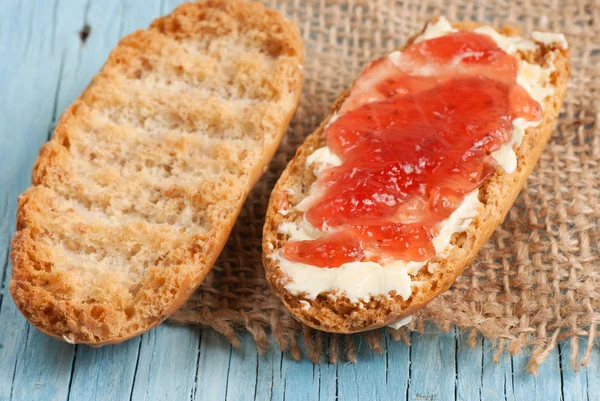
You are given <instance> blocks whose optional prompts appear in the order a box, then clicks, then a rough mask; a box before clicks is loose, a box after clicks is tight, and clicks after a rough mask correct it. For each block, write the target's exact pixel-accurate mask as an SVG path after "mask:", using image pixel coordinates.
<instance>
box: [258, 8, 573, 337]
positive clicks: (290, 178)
mask: <svg viewBox="0 0 600 401" xmlns="http://www.w3.org/2000/svg"><path fill="white" fill-rule="evenodd" d="M436 21H437V19H435V18H434V19H433V20H432V21H430V22H434V23H435V22H436ZM478 26H479V25H478V24H475V23H463V24H455V25H453V27H454V28H455V29H458V30H473V29H476V28H477V27H478ZM497 32H499V33H500V34H502V35H504V36H515V35H517V33H518V31H516V30H515V29H513V28H510V27H509V28H504V29H502V30H500V31H497ZM422 34H423V35H425V36H427V35H426V34H427V31H426V29H425V28H424V30H423V31H422V32H421V33H419V34H417V35H415V36H414V37H413V38H411V39H410V40H409V41H408V43H407V45H408V44H410V43H412V42H413V41H414V40H415V38H416V37H418V36H420V35H422ZM536 47H537V49H536V50H531V51H524V52H519V53H518V54H517V55H516V56H517V57H519V58H521V59H522V60H527V61H528V62H530V63H533V64H536V65H540V66H542V65H545V64H547V63H548V62H549V61H551V62H552V63H553V65H554V71H553V72H552V73H551V75H550V78H549V83H550V85H551V86H552V88H553V89H554V92H553V95H551V96H548V97H546V99H545V101H544V103H545V104H544V105H543V109H544V117H543V121H542V122H541V123H540V124H539V125H538V126H536V127H533V128H528V129H527V131H526V133H525V135H524V138H523V140H522V142H521V144H520V146H518V147H515V149H514V151H515V153H516V157H517V167H516V171H515V172H514V173H512V174H505V173H504V171H503V170H502V169H500V168H498V170H497V172H496V173H495V174H494V175H493V176H492V177H491V179H489V180H488V181H486V183H485V184H484V185H483V186H482V187H481V188H480V189H479V195H478V196H479V201H480V202H481V203H482V205H481V206H479V208H478V209H477V214H476V216H475V217H474V218H472V220H471V223H470V224H469V226H468V227H466V230H465V231H464V233H460V235H454V236H453V237H452V239H451V242H450V247H449V248H447V249H448V250H447V252H446V256H445V257H436V258H434V259H431V260H430V261H429V266H431V264H432V263H435V266H431V267H432V269H431V271H430V269H428V267H429V266H428V265H425V266H424V267H423V268H421V269H420V270H419V271H418V273H417V274H416V275H415V276H413V277H412V288H411V289H412V293H411V294H410V296H408V297H407V298H406V299H405V298H403V297H402V296H400V295H398V294H396V293H393V292H390V293H388V294H370V295H371V296H370V297H366V298H365V299H363V300H360V301H359V302H356V300H352V299H350V298H349V297H348V296H347V293H346V292H344V291H337V290H329V291H325V292H320V293H319V294H318V295H316V296H315V294H312V295H311V294H309V293H308V292H307V291H298V290H297V288H296V289H295V290H294V291H290V290H289V289H288V288H286V286H288V285H289V284H290V283H291V282H293V281H294V278H293V277H290V276H289V275H288V274H285V273H284V272H283V271H282V268H281V252H282V247H283V246H284V244H285V243H286V241H287V240H288V238H289V235H287V233H285V232H284V233H282V232H281V230H280V227H282V224H290V223H291V224H299V222H301V221H302V218H303V213H302V212H301V211H298V210H297V209H295V206H296V205H298V204H299V203H300V201H302V200H303V199H304V198H306V196H307V194H308V192H309V189H310V187H311V185H312V183H313V182H314V181H315V179H316V178H315V174H314V173H313V170H312V168H311V166H312V165H309V166H307V157H308V156H309V155H311V154H313V152H314V151H315V150H316V149H319V148H321V147H323V146H325V138H324V128H325V127H326V126H327V124H328V123H329V122H330V121H331V119H332V117H333V116H335V115H336V112H337V111H338V110H339V109H340V107H341V105H342V104H343V102H344V100H345V99H346V98H347V97H348V94H349V91H346V92H344V93H342V94H341V95H340V96H339V98H338V99H337V101H336V102H335V103H334V105H333V108H332V110H331V113H330V114H329V116H328V117H327V118H326V119H325V121H323V123H322V124H321V126H320V127H319V128H317V129H316V131H315V132H314V133H312V134H311V135H310V136H308V138H307V139H306V141H305V142H304V144H303V145H302V146H301V147H300V148H299V150H298V151H297V153H296V156H295V158H294V159H293V160H292V161H291V162H290V163H289V164H288V166H287V168H286V170H285V171H284V172H283V174H282V176H281V178H280V179H279V181H278V182H277V184H276V186H275V188H274V190H273V193H272V195H271V199H270V202H269V207H268V212H267V220H266V224H265V227H264V232H263V263H264V266H265V270H266V275H267V279H268V281H269V283H270V286H271V288H272V289H273V290H274V291H275V292H276V293H277V294H278V296H279V297H280V298H281V299H282V300H283V302H284V304H285V306H286V307H287V308H288V309H289V310H290V311H291V313H292V314H293V316H294V317H295V318H296V319H298V320H300V321H301V322H303V323H305V324H307V325H308V326H311V327H313V328H316V329H320V330H325V331H329V332H336V333H352V332H360V331H364V330H368V329H374V328H378V327H382V326H386V325H391V324H393V323H395V322H398V321H401V320H404V321H406V318H407V317H408V316H410V315H411V314H413V313H414V312H416V311H418V310H419V309H421V308H423V307H424V306H425V305H427V304H428V303H429V302H430V301H431V300H433V299H434V298H435V297H436V296H438V295H439V294H440V293H442V292H444V291H446V290H447V289H448V288H449V287H450V286H451V285H452V283H453V282H454V280H455V279H456V278H457V277H458V276H459V275H460V274H461V273H462V272H463V270H464V269H465V268H466V267H467V266H469V265H470V264H471V263H472V261H473V259H474V257H475V256H476V255H477V252H478V251H479V249H480V248H481V247H482V246H483V244H484V243H485V242H486V241H487V240H488V238H489V237H490V235H491V234H492V232H493V231H494V229H495V228H496V227H497V226H498V225H499V224H501V223H502V221H503V220H504V218H505V216H506V214H507V212H508V210H509V208H510V207H511V205H512V204H513V202H514V200H515V199H516V197H517V195H518V193H519V191H520V190H521V188H522V187H523V185H524V183H525V181H526V180H527V176H528V175H529V173H530V172H531V171H532V169H533V168H534V166H535V163H536V162H537V160H538V158H539V157H540V153H541V152H542V149H543V148H544V146H545V144H546V142H547V141H548V138H549V137H550V135H551V133H552V131H553V129H554V127H555V125H556V121H557V117H558V113H559V110H560V107H561V103H562V99H563V97H564V94H565V90H566V83H567V79H568V76H569V74H570V65H569V56H568V50H567V49H566V48H563V46H561V45H559V44H544V43H539V42H538V43H537V46H536ZM309 164H310V163H309ZM288 205H289V207H288ZM282 206H284V208H286V210H285V211H284V212H281V209H282ZM384 269H385V268H384ZM357 274H358V273H357ZM307 281H308V280H307ZM309 295H310V296H309Z"/></svg>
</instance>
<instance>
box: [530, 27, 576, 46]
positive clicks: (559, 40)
mask: <svg viewBox="0 0 600 401" xmlns="http://www.w3.org/2000/svg"><path fill="white" fill-rule="evenodd" d="M531 37H532V38H533V40H535V41H536V42H539V43H542V44H545V45H548V46H550V45H554V44H556V45H558V46H559V47H560V48H561V49H568V48H569V44H568V43H567V39H566V38H565V35H563V34H562V33H552V32H539V31H533V32H531Z"/></svg>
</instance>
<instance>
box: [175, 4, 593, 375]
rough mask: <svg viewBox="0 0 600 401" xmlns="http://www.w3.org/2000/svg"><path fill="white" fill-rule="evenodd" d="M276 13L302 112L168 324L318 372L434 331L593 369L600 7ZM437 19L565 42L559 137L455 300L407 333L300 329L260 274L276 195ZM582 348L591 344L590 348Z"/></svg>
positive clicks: (316, 7)
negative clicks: (356, 83)
mask: <svg viewBox="0 0 600 401" xmlns="http://www.w3.org/2000/svg"><path fill="white" fill-rule="evenodd" d="M472 3H474V2H463V1H457V0H447V1H443V2H442V1H433V0H429V1H414V2H410V1H409V2H394V1H368V0H358V1H348V2H346V1H324V0H321V1H315V2H310V1H308V2H305V1H303V2H301V1H275V0H273V1H268V2H267V4H268V5H269V6H270V7H272V8H278V9H280V10H281V11H283V12H284V13H285V14H286V15H287V16H288V17H289V18H290V19H292V20H294V21H296V22H297V23H298V25H299V26H300V28H301V30H302V32H303V36H304V39H305V41H306V45H307V57H306V64H305V72H306V80H305V84H304V91H303V97H302V100H301V104H300V107H299V109H298V111H297V113H296V115H295V117H294V120H293V121H292V123H291V125H290V131H289V134H288V135H287V137H286V138H285V139H284V140H283V142H282V144H281V146H280V149H279V152H278V153H277V155H276V156H275V158H274V159H273V162H272V163H271V165H270V168H269V170H268V171H267V173H266V174H265V176H264V177H263V179H262V180H261V181H260V182H259V183H258V184H257V186H256V187H255V189H254V190H253V192H252V193H251V195H250V197H249V198H248V200H247V202H246V204H245V206H244V209H243V211H242V213H241V215H240V218H239V219H238V221H237V223H236V226H235V228H234V230H233V232H232V234H231V237H230V239H229V241H228V244H227V246H226V248H225V250H224V251H223V253H222V255H221V257H220V259H219V261H218V262H217V264H216V265H215V268H214V269H213V271H212V273H211V274H210V275H209V277H208V278H207V279H206V281H205V283H204V284H203V286H202V287H201V288H200V289H199V290H198V291H197V292H196V294H194V296H193V297H192V298H191V299H190V301H189V302H188V303H187V304H186V305H185V306H184V307H183V308H182V309H181V310H180V311H179V312H178V313H177V314H176V315H175V316H173V317H172V318H171V319H170V321H171V322H174V323H180V324H196V325H202V326H207V327H212V328H214V329H215V330H217V331H218V332H220V333H222V334H223V335H225V336H226V337H227V338H228V339H229V340H230V341H231V342H232V343H233V344H234V345H239V338H238V332H239V331H242V330H245V331H247V332H248V333H250V335H251V336H252V337H253V338H254V341H255V342H256V346H257V348H258V350H259V352H261V353H264V352H265V351H266V350H267V349H268V347H269V346H270V345H271V344H270V343H271V341H270V338H269V335H270V334H271V335H272V338H273V340H274V342H275V343H276V346H277V347H278V348H280V349H281V350H285V351H289V352H290V354H291V355H292V357H293V358H295V359H300V358H302V356H303V355H306V356H307V357H308V358H310V359H311V360H312V361H314V362H320V361H323V360H328V361H329V362H337V361H338V360H339V359H344V360H348V361H353V362H354V361H356V358H357V354H356V353H357V346H356V342H357V340H358V341H361V342H366V343H367V344H368V345H369V346H370V348H371V349H373V350H374V351H375V352H381V351H382V349H383V343H384V342H383V341H382V336H384V335H389V336H390V337H391V338H393V339H394V340H402V341H404V342H405V343H407V344H408V343H409V342H410V332H411V331H416V332H421V333H422V332H423V331H424V329H425V325H426V324H428V323H433V324H434V325H435V326H437V327H438V328H439V329H441V330H443V331H446V332H447V331H449V330H452V329H454V328H455V329H456V330H458V331H460V332H465V333H468V334H469V335H468V338H469V340H468V341H469V343H470V344H471V345H474V344H475V343H476V341H477V338H478V336H479V335H483V336H484V337H485V338H487V339H489V340H491V341H492V344H493V345H494V347H495V352H494V359H495V360H497V359H498V358H499V356H500V355H501V354H502V352H505V351H508V352H510V353H511V354H515V353H517V352H520V351H522V350H523V349H527V350H528V351H529V363H528V365H527V369H528V370H529V371H530V372H532V373H535V372H536V371H537V369H538V367H539V365H540V364H541V363H543V362H544V360H545V359H546V358H547V357H548V355H549V354H550V353H551V352H552V350H553V349H554V348H555V347H556V345H557V344H558V343H559V342H560V341H563V340H567V339H570V345H571V364H572V366H573V369H574V370H577V369H578V366H580V365H581V366H585V365H586V363H587V362H588V361H589V359H590V356H591V352H592V347H593V346H594V344H595V340H596V335H597V325H598V323H599V322H600V314H599V310H600V294H599V293H598V290H597V288H600V257H599V255H598V245H599V244H600V231H599V229H598V219H599V218H600V205H599V204H598V200H599V199H600V191H599V190H598V189H597V188H598V183H599V182H600V135H598V134H599V133H600V123H599V122H598V116H599V115H600V106H599V100H600V92H599V89H600V70H598V68H597V66H598V65H599V64H600V44H598V41H597V38H598V37H600V4H598V3H596V2H593V1H592V0H590V1H589V2H582V1H573V0H562V1H556V2H553V3H552V5H551V6H547V5H544V4H542V3H541V2H536V1H527V0H525V1H509V0H491V1H487V2H485V1H484V2H478V3H479V4H478V5H474V4H472ZM433 15H445V16H446V17H448V18H449V19H451V20H467V19H473V20H477V21H481V22H486V23H490V24H493V25H495V26H503V25H507V24H510V25H513V26H517V27H521V29H522V30H523V31H524V32H525V33H529V32H530V31H532V30H534V29H535V30H542V31H560V32H563V33H565V35H566V36H567V39H568V41H569V44H570V48H571V57H572V64H573V75H572V78H571V80H570V82H569V88H568V92H567V97H566V99H565V102H564V106H563V112H562V114H561V118H560V121H559V125H558V128H557V131H556V132H555V133H554V135H553V137H552V138H551V140H550V143H549V144H548V146H547V148H546V151H545V152H544V153H543V155H542V158H541V159H540V162H539V163H538V166H537V167H536V170H535V171H534V173H533V174H532V175H531V177H530V179H529V181H528V184H527V187H526V189H524V190H523V191H522V193H521V195H520V196H519V199H518V200H517V202H516V203H515V206H514V207H513V208H512V209H511V211H510V213H509V216H508V218H507V220H506V222H505V223H504V224H503V225H502V226H501V227H499V228H498V229H497V230H496V232H495V234H494V236H493V237H492V239H491V240H490V241H489V242H488V244H487V245H486V246H485V247H484V249H482V251H481V252H480V254H479V256H478V258H477V260H476V261H475V263H474V264H473V265H472V266H471V268H470V269H468V270H467V271H466V272H465V274H464V275H463V276H462V277H461V278H460V279H459V280H457V281H456V283H455V284H454V286H453V287H452V289H451V290H449V291H448V292H446V293H445V294H443V295H442V296H440V297H439V298H438V299H436V300H435V301H434V302H432V303H431V304H430V305H429V306H428V307H427V308H426V309H424V310H423V311H422V312H421V313H419V314H418V315H417V316H415V321H414V322H413V323H411V324H410V325H409V326H408V327H406V328H402V329H400V330H392V329H387V330H384V329H382V330H377V331H372V332H367V333H363V334H361V335H360V336H350V335H330V334H327V333H322V332H318V331H315V330H312V329H309V328H307V327H305V326H303V325H301V324H300V323H298V322H296V321H295V320H294V319H293V318H291V316H290V315H289V313H288V312H287V311H286V310H285V308H284V307H283V305H282V304H281V302H279V300H278V299H277V297H276V296H275V295H273V294H272V293H271V292H270V290H269V288H268V286H267V283H266V280H265V278H264V272H263V268H262V263H261V258H260V254H261V232H262V224H263V222H264V214H265V209H266V205H267V202H268V199H269V194H270V189H271V188H272V187H273V185H274V183H275V181H276V180H277V178H278V176H279V174H280V173H281V171H283V169H284V167H285V165H286V163H287V161H288V160H289V159H291V158H292V157H293V155H294V152H295V149H296V148H297V147H298V146H299V145H300V144H301V143H302V140H303V138H304V137H305V136H306V135H308V134H309V133H310V132H312V130H313V129H314V128H315V127H316V126H317V125H318V124H319V122H320V121H321V120H322V119H323V117H324V116H325V115H326V114H327V112H328V110H329V107H330V105H331V103H332V101H333V100H334V99H335V98H336V96H337V95H338V94H339V93H340V92H341V91H342V90H344V89H346V88H347V87H348V86H349V85H350V84H351V82H352V80H353V79H354V77H356V76H357V74H358V73H359V72H360V70H361V69H362V67H363V66H364V65H365V64H366V63H367V62H368V61H369V60H371V59H373V58H376V57H378V56H380V55H382V54H385V53H386V52H388V51H390V50H391V49H394V48H396V47H398V46H399V45H400V44H402V43H403V42H404V41H405V40H406V39H407V38H408V37H409V36H410V35H411V34H412V33H414V32H417V31H418V30H420V29H421V27H422V24H423V23H424V22H425V21H426V20H428V19H429V18H431V17H432V16H433ZM580 339H587V345H586V347H585V348H581V349H580V347H579V345H580Z"/></svg>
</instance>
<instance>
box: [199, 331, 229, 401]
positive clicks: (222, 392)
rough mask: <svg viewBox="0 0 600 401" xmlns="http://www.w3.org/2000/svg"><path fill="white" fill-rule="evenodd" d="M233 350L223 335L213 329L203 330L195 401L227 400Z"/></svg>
mask: <svg viewBox="0 0 600 401" xmlns="http://www.w3.org/2000/svg"><path fill="white" fill-rule="evenodd" d="M231 348H232V347H231V344H230V343H229V341H228V340H227V339H226V338H225V337H224V336H222V335H221V334H219V333H217V332H216V331H214V330H212V329H203V330H202V341H201V342H200V356H199V359H198V364H197V366H196V369H195V372H196V378H195V390H194V394H193V399H194V400H195V401H203V400H209V399H210V400H215V401H221V400H225V397H226V395H227V380H226V379H227V377H228V374H227V372H228V371H229V360H230V356H231Z"/></svg>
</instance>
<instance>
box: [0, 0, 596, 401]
mask: <svg viewBox="0 0 600 401" xmlns="http://www.w3.org/2000/svg"><path fill="white" fill-rule="evenodd" d="M177 3H178V1H173V0H150V1H142V0H103V1H100V0H53V1H52V0H37V1H36V0H1V1H0V10H1V11H0V60H1V61H0V94H1V96H0V401H8V400H44V401H49V400H60V401H63V400H74V401H78V400H98V401H100V400H181V399H183V400H194V401H200V400H216V401H220V400H257V401H266V400H269V401H271V400H277V401H283V400H286V401H296V400H336V399H338V400H356V399H359V398H360V399H363V400H406V399H408V400H411V401H426V400H435V401H441V400H455V399H456V400H485V401H488V400H507V401H518V400H526V401H534V400H544V401H546V400H548V401H553V400H563V399H564V400H565V401H579V400H599V399H600V380H597V379H598V377H600V353H599V352H598V349H597V348H595V349H594V351H593V354H592V358H591V360H590V362H589V364H588V367H587V368H581V369H580V372H579V373H575V372H573V371H572V369H571V366H570V355H571V354H570V353H571V346H570V343H563V344H561V353H560V354H559V350H558V349H556V350H554V351H553V352H552V353H551V355H550V356H549V358H548V361H547V363H545V364H543V365H542V366H541V367H540V371H539V374H538V376H536V377H533V376H530V375H529V374H527V373H525V371H524V367H525V364H526V361H527V354H521V355H517V356H514V357H511V356H510V355H508V354H502V355H501V356H500V360H499V362H498V363H495V362H493V360H492V359H493V353H494V349H493V347H492V345H491V344H490V342H489V341H483V340H482V339H481V338H479V339H478V340H477V341H476V346H475V347H474V348H469V347H468V346H467V345H466V334H455V333H454V332H451V333H449V334H444V333H440V332H439V331H437V330H435V329H434V328H432V327H430V326H428V327H427V328H426V333H425V334H416V333H414V334H412V335H411V343H412V344H411V345H410V346H407V345H405V344H403V343H402V342H395V341H392V340H391V338H390V336H389V334H387V333H386V334H385V337H384V352H383V353H381V354H376V353H373V352H372V351H371V350H370V349H369V347H368V345H367V344H366V342H365V341H362V342H359V341H358V340H357V341H356V344H357V356H358V359H359V362H358V364H349V363H348V362H345V361H340V362H339V363H337V364H328V363H322V364H320V365H314V364H313V363H311V362H309V361H307V360H303V361H300V362H298V361H294V360H293V359H291V358H290V356H289V355H287V354H284V355H282V353H281V352H279V351H278V350H276V349H273V348H271V349H269V350H268V352H267V353H266V354H265V355H263V356H260V355H258V353H257V351H256V348H255V347H254V345H253V343H252V340H251V338H250V337H249V336H248V335H242V336H241V340H242V347H241V348H240V349H233V348H232V347H231V345H230V344H229V343H228V342H227V340H225V339H224V337H222V336H221V335H219V334H218V333H216V332H214V331H213V330H210V329H202V330H200V329H198V328H193V327H175V326H171V325H161V326H160V327H158V328H156V329H154V330H152V331H150V332H149V333H146V334H144V335H143V336H140V337H138V338H134V339H132V340H129V341H127V342H126V343H124V344H120V345H114V346H107V347H103V348H100V349H94V348H89V347H86V346H72V345H69V344H66V343H61V342H59V341H57V340H54V339H52V338H50V337H47V336H45V335H44V334H42V333H40V332H39V331H37V330H36V329H35V328H33V327H31V326H30V325H29V324H28V323H27V322H26V320H25V319H24V318H23V317H22V316H21V315H20V313H19V312H18V311H17V309H16V307H15V305H14V303H13V302H12V300H11V298H10V295H9V293H8V287H7V284H8V280H9V278H10V264H9V261H8V244H9V240H10V237H11V236H12V233H13V232H14V224H15V220H14V216H15V208H16V199H17V195H18V194H19V193H21V192H22V191H23V190H24V189H25V188H26V187H27V186H28V184H29V176H30V171H31V166H32V165H33V162H34V160H35V157H36V156H37V152H38V149H39V146H40V145H41V144H42V143H43V142H44V141H46V140H47V137H48V133H49V132H50V131H51V129H52V127H53V125H54V124H55V122H56V119H57V117H58V116H59V115H60V113H61V112H62V111H63V110H64V109H65V108H66V107H67V106H68V104H70V103H71V102H72V101H73V99H75V97H76V96H77V95H78V94H79V93H80V92H81V90H82V89H83V88H85V86H86V85H87V84H88V82H89V80H90V78H91V77H92V76H93V75H94V74H95V73H96V72H97V71H98V70H99V69H100V67H101V66H102V64H103V62H104V60H105V59H106V56H107V55H108V53H109V51H110V49H111V48H112V47H113V46H114V45H115V44H116V43H117V41H118V39H119V38H120V37H122V36H123V35H124V34H127V33H129V32H132V31H133V30H135V29H137V28H140V27H144V26H147V25H148V23H149V22H150V21H151V20H152V19H153V18H155V17H156V16H158V15H160V14H161V13H165V12H168V11H170V10H171V9H173V8H174V7H175V6H176V4H177ZM85 24H88V25H89V26H90V28H91V31H90V35H89V37H88V38H87V40H86V41H85V43H82V41H81V39H80V37H79V31H80V30H81V29H82V28H83V26H84V25H85ZM586 346H587V343H586V342H585V341H581V342H580V344H579V348H580V350H581V349H584V348H585V347H586Z"/></svg>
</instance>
